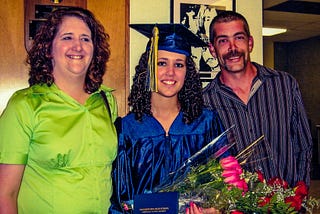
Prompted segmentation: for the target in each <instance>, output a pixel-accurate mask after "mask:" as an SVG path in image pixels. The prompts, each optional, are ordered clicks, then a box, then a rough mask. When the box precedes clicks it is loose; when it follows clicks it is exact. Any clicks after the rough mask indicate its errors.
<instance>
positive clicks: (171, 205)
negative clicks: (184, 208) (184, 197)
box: [133, 192, 179, 214]
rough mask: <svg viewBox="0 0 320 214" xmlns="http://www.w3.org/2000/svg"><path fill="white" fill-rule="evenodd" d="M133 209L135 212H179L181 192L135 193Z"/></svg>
mask: <svg viewBox="0 0 320 214" xmlns="http://www.w3.org/2000/svg"><path fill="white" fill-rule="evenodd" d="M133 210H134V212H133V213H134V214H149V213H152V214H157V213H161V214H177V213H178V210H179V193H178V192H160V193H150V194H140V195H135V197H134V206H133Z"/></svg>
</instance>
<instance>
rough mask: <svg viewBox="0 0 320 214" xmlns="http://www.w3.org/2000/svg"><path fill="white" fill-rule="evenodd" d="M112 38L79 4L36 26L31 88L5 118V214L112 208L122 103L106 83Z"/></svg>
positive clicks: (1, 208) (0, 162) (0, 203)
mask: <svg viewBox="0 0 320 214" xmlns="http://www.w3.org/2000/svg"><path fill="white" fill-rule="evenodd" d="M108 39H109V36H108V34H106V33H105V32H104V28H103V27H102V25H101V24H100V23H99V22H98V21H97V20H96V19H95V17H94V16H93V14H92V13H91V12H90V11H88V10H85V9H81V8H68V9H59V10H56V11H54V12H53V13H52V14H50V16H49V17H48V19H47V21H46V22H45V23H44V24H43V25H42V27H41V28H40V29H39V31H38V34H37V35H36V37H35V39H34V45H33V47H32V48H31V50H30V51H29V52H28V59H27V62H28V64H29V65H30V72H29V75H30V78H29V84H30V87H28V88H26V89H22V90H19V91H17V92H15V93H14V94H13V96H12V97H11V98H10V100H9V102H8V105H7V107H6V109H5V110H4V112H3V114H2V115H1V117H0V213H17V212H19V213H27V214H31V213H59V214H63V213H107V212H108V208H109V205H110V202H109V199H110V196H111V193H112V182H111V176H110V172H111V165H112V162H113V160H114V159H115V157H116V153H117V152H116V150H117V135H116V131H115V128H114V125H113V121H114V120H115V118H116V116H117V105H116V101H115V98H114V97H113V95H112V94H111V89H109V88H107V87H105V86H103V85H101V84H102V77H103V75H104V73H105V69H106V62H107V60H108V59H109V55H110V51H109V44H108ZM100 91H103V92H104V93H105V94H106V95H107V98H108V101H109V105H110V109H111V114H110V113H109V112H108V111H107V109H106V106H105V105H104V102H103V99H102V98H101V95H100V93H99V92H100Z"/></svg>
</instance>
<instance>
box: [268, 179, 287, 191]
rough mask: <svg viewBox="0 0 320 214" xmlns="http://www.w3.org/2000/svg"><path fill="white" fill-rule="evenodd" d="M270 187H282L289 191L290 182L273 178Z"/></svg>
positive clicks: (269, 182)
mask: <svg viewBox="0 0 320 214" xmlns="http://www.w3.org/2000/svg"><path fill="white" fill-rule="evenodd" d="M268 185H270V186H282V187H283V188H284V189H288V187H289V185H288V182H286V181H285V180H282V179H281V178H279V177H275V178H272V179H270V180H269V181H268Z"/></svg>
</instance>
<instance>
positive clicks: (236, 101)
mask: <svg viewBox="0 0 320 214" xmlns="http://www.w3.org/2000/svg"><path fill="white" fill-rule="evenodd" d="M210 42H211V44H210V46H209V49H210V51H211V53H212V55H213V56H214V57H217V58H218V61H219V64H220V68H221V72H219V73H218V75H217V76H216V78H215V79H214V80H213V81H212V82H211V83H210V84H209V85H207V86H206V87H205V89H204V100H205V105H206V106H207V107H208V108H210V109H215V110H217V111H218V113H219V115H220V117H221V119H222V121H223V123H224V126H225V128H228V127H230V126H232V125H235V128H234V131H235V139H236V145H235V146H234V149H235V150H236V151H235V152H236V154H238V153H240V152H241V151H243V150H244V149H245V148H246V147H248V146H249V145H250V144H251V143H252V142H253V141H255V140H256V139H257V138H259V137H260V136H264V138H263V140H262V141H261V142H260V143H258V144H257V147H256V149H255V150H254V152H253V153H252V154H251V156H250V159H249V160H247V164H246V167H248V169H249V170H251V171H254V170H260V171H262V173H263V174H264V176H265V177H266V179H270V178H272V177H280V178H282V179H285V180H286V181H287V182H288V183H289V184H290V185H291V186H293V185H295V184H296V182H297V181H300V180H302V181H304V182H305V183H306V184H307V185H310V164H311V155H312V138H311V133H310V128H309V125H308V120H307V116H306V113H305V110H304V106H303V102H302V98H301V93H300V90H299V86H298V83H297V81H296V80H295V79H294V78H293V77H292V76H290V75H289V74H288V73H286V72H280V71H275V70H272V69H269V68H266V67H264V66H262V65H259V64H257V63H254V62H251V60H250V53H251V51H252V49H253V38H252V36H251V34H250V31H249V26H248V23H247V21H246V19H245V18H244V17H243V16H242V15H240V14H239V13H236V12H233V11H225V12H222V13H220V14H219V15H217V16H216V17H215V18H214V19H213V21H212V23H211V25H210Z"/></svg>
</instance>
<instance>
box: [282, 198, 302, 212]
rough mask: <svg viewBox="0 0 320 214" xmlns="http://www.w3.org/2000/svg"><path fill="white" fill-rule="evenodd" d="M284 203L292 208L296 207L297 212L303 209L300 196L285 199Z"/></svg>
mask: <svg viewBox="0 0 320 214" xmlns="http://www.w3.org/2000/svg"><path fill="white" fill-rule="evenodd" d="M284 201H285V202H286V203H287V204H290V206H291V207H294V209H295V210H296V211H299V210H300V209H301V203H302V200H301V198H300V197H298V196H289V197H287V198H285V199H284Z"/></svg>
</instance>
